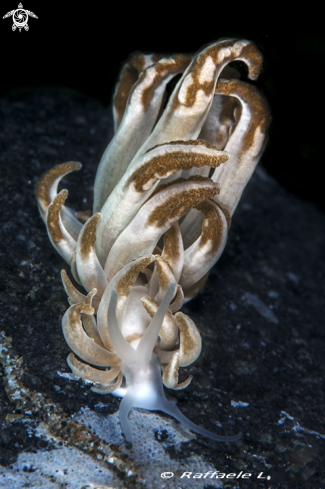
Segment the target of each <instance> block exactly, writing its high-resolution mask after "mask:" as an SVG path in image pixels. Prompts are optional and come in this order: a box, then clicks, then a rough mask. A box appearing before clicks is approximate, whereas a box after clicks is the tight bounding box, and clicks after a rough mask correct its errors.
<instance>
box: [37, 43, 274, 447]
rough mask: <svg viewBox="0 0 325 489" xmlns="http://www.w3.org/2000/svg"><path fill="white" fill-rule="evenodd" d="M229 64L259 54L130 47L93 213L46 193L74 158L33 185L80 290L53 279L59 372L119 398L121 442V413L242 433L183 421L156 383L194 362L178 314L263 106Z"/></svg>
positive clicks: (225, 211) (251, 73) (241, 171)
mask: <svg viewBox="0 0 325 489" xmlns="http://www.w3.org/2000/svg"><path fill="white" fill-rule="evenodd" d="M237 61H240V62H241V64H244V65H246V67H247V71H248V78H249V79H251V80H255V79H256V78H257V77H258V75H259V73H260V71H261V66H262V56H261V53H260V52H259V50H258V49H257V47H256V46H255V44H254V43H252V42H249V41H246V40H236V39H224V40H220V41H218V42H216V43H214V44H212V45H209V46H207V47H205V48H204V49H202V50H201V51H200V52H198V54H196V55H194V56H192V55H180V54H177V55H173V56H169V57H166V56H163V55H146V54H141V53H139V52H136V53H134V54H133V55H131V56H130V57H129V59H128V61H127V63H126V65H125V67H124V68H123V70H122V72H121V75H120V79H119V82H118V84H117V87H116V91H115V95H114V101H113V113H114V123H115V135H114V137H113V139H112V141H111V142H110V144H109V145H108V147H107V149H106V150H105V152H104V154H103V156H102V159H101V161H100V164H99V167H98V170H97V175H96V180H95V186H94V206H93V212H90V211H89V212H73V211H72V210H71V209H70V208H68V207H66V206H65V201H66V199H67V196H68V192H67V190H61V191H60V192H58V184H59V182H60V180H61V179H62V178H63V177H65V176H66V175H67V174H68V173H70V172H72V171H75V170H79V169H80V168H81V164H80V163H76V162H69V163H63V164H62V165H58V166H56V167H54V168H53V169H50V170H49V171H47V172H46V173H45V174H44V175H43V176H42V177H41V179H40V181H39V182H38V185H37V199H38V204H39V210H40V213H41V216H42V218H43V220H44V221H45V223H46V227H47V231H48V234H49V237H50V240H51V242H52V244H53V246H54V247H55V248H56V250H57V251H58V252H59V253H60V255H61V256H62V257H63V258H64V259H65V261H66V262H67V263H68V265H70V267H71V273H72V276H73V278H74V280H75V282H76V283H78V284H81V285H82V286H83V287H84V289H85V290H86V294H83V293H82V292H80V291H79V290H78V289H77V288H76V287H75V286H74V285H73V283H72V281H71V280H70V279H69V277H68V275H67V272H66V271H65V270H63V271H62V280H63V285H64V288H65V290H66V292H67V295H68V297H69V303H70V307H69V309H68V310H67V312H66V313H65V315H64V317H63V320H62V327H63V334H64V337H65V339H66V342H67V344H68V345H69V347H70V348H71V350H72V352H73V353H70V354H69V356H68V360H67V361H68V364H69V366H70V368H71V370H72V372H73V373H74V374H75V375H76V376H78V377H79V378H82V379H85V380H88V381H91V382H92V383H93V386H92V390H93V391H95V392H98V393H101V394H107V393H112V392H114V393H115V394H117V395H118V396H121V397H123V399H122V401H121V404H120V419H121V425H122V428H123V431H124V434H125V438H126V440H127V441H131V439H132V435H131V428H130V426H129V421H128V413H129V411H130V409H131V408H132V407H139V408H144V409H148V410H160V411H163V412H165V413H168V414H170V415H171V416H173V417H174V418H176V419H177V420H178V421H180V422H181V423H183V424H184V425H186V426H187V427H188V428H189V429H191V430H193V431H194V432H197V433H200V434H202V435H204V436H207V437H209V438H211V439H214V440H218V441H226V442H229V441H235V440H238V439H239V438H240V436H241V434H239V435H236V436H230V437H227V436H219V435H216V434H214V433H211V432H209V431H207V430H205V429H202V428H200V427H198V426H196V425H195V424H194V423H192V422H191V421H189V420H188V419H187V418H186V417H185V416H183V415H182V414H181V412H180V411H179V409H178V408H177V407H176V402H175V401H173V400H171V399H170V398H169V397H168V398H167V397H166V395H165V393H164V388H163V386H166V387H167V388H169V389H175V390H178V389H184V388H185V387H186V386H188V385H189V383H190V382H191V377H188V379H187V380H185V381H182V382H179V368H180V367H187V366H188V365H191V364H192V363H193V362H194V361H195V360H196V359H197V358H198V356H199V355H200V352H201V337H200V333H199V330H198V328H197V326H196V325H195V323H194V322H193V321H192V320H191V319H190V318H189V317H188V316H187V315H186V314H184V313H183V312H181V311H180V308H181V307H182V305H183V304H184V303H185V302H186V301H188V300H190V299H191V298H192V297H194V296H195V295H196V294H197V292H198V291H199V290H200V289H201V288H202V287H203V285H204V282H205V279H206V277H207V274H208V271H209V269H210V268H211V267H212V266H213V265H214V264H215V263H216V261H217V260H218V258H219V257H220V255H221V253H222V251H223V249H224V247H225V244H226V239H227V234H228V229H229V225H230V219H231V217H232V215H233V213H234V211H235V208H236V206H237V204H238V201H239V199H240V196H241V194H242V191H243V189H244V187H245V185H246V184H247V182H248V180H249V178H250V176H251V174H252V172H253V171H254V168H255V166H256V164H257V162H258V160H259V158H260V156H261V153H262V151H263V148H264V145H265V140H266V132H267V127H268V124H269V120H270V115H269V110H268V105H267V103H266V101H265V99H264V97H263V95H262V94H261V93H260V92H259V91H258V90H257V88H256V87H255V86H254V85H252V84H250V83H248V82H244V81H241V80H240V71H239V70H238V69H237V68H236V66H229V63H234V62H237ZM175 77H178V79H179V80H178V82H177V83H174V85H175V87H174V89H173V90H172V91H171V90H170V87H171V84H169V85H168V83H169V82H170V81H171V80H172V79H173V78H175ZM167 85H168V86H167ZM169 92H171V93H169Z"/></svg>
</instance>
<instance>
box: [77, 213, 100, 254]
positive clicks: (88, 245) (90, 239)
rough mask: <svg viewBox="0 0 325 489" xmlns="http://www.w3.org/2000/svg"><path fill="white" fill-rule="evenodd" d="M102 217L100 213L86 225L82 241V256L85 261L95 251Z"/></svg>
mask: <svg viewBox="0 0 325 489" xmlns="http://www.w3.org/2000/svg"><path fill="white" fill-rule="evenodd" d="M100 218H101V215H100V214H99V213H97V214H94V215H93V216H92V217H91V218H90V219H88V221H87V222H86V224H85V225H84V229H83V231H82V238H81V240H80V254H81V257H82V258H83V259H84V260H85V259H86V258H87V257H88V255H89V253H90V252H91V251H92V250H93V249H94V246H95V241H96V227H97V224H98V222H99V221H100Z"/></svg>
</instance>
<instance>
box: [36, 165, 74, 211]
mask: <svg viewBox="0 0 325 489" xmlns="http://www.w3.org/2000/svg"><path fill="white" fill-rule="evenodd" d="M81 166H82V165H81V163H77V162H74V161H71V162H69V163H62V164H61V165H56V166H54V167H53V168H51V169H50V170H48V171H46V172H45V173H43V175H42V176H41V178H40V179H39V181H38V182H37V185H36V197H37V199H38V200H39V201H40V203H41V204H42V205H44V206H46V207H47V206H49V205H50V203H51V199H50V195H49V189H50V187H51V185H52V184H53V182H54V181H55V180H56V179H57V178H59V177H61V176H63V175H67V174H68V173H71V172H72V171H75V170H80V168H81Z"/></svg>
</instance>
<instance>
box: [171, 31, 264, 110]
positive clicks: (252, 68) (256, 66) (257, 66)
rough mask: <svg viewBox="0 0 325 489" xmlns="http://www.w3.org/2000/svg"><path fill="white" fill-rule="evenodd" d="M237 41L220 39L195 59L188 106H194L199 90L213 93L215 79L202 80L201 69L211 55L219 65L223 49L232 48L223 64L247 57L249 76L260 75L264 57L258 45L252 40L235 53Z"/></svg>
mask: <svg viewBox="0 0 325 489" xmlns="http://www.w3.org/2000/svg"><path fill="white" fill-rule="evenodd" d="M236 43H240V40H239V39H238V40H236V39H229V40H224V41H220V42H218V43H216V44H213V45H212V46H210V47H208V48H206V49H205V50H204V51H203V53H200V54H198V56H197V57H196V58H195V59H194V61H193V65H192V67H191V68H192V69H191V71H190V72H189V73H191V75H192V83H191V85H190V86H189V87H188V89H187V96H186V100H185V104H184V105H185V106H186V107H192V106H193V105H194V104H195V100H196V95H197V93H198V91H199V90H203V92H204V93H205V95H206V96H209V95H211V93H212V90H213V87H214V84H215V80H210V81H205V82H203V83H202V82H200V81H199V78H200V74H201V70H202V68H203V66H204V63H205V62H206V60H207V58H208V57H211V58H212V59H213V61H214V62H215V64H216V65H217V63H218V56H219V53H220V51H221V50H223V49H226V48H230V55H229V56H225V57H224V58H223V61H222V63H223V64H227V63H230V62H231V61H236V59H238V58H245V59H247V61H248V64H249V77H250V78H251V79H253V80H255V79H256V78H257V77H258V75H259V73H260V71H261V65H262V61H263V58H262V55H261V53H260V52H259V50H258V49H257V47H256V45H255V44H254V43H252V42H250V43H249V44H248V45H246V46H243V47H242V49H241V52H240V54H238V55H235V53H234V54H232V53H231V48H232V47H234V45H235V44H236ZM216 68H217V66H216ZM174 103H175V107H174V108H176V107H177V106H178V105H179V104H180V102H179V101H178V98H177V97H175V99H174Z"/></svg>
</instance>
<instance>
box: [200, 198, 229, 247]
mask: <svg viewBox="0 0 325 489" xmlns="http://www.w3.org/2000/svg"><path fill="white" fill-rule="evenodd" d="M196 209H198V210H199V211H201V212H202V213H203V214H204V221H203V225H202V233H201V236H200V246H202V247H203V246H205V245H206V244H207V243H208V242H209V241H210V242H211V244H212V247H211V249H210V250H209V253H215V252H216V251H217V250H218V249H219V247H220V244H221V242H222V234H223V232H224V231H225V230H224V229H223V222H222V220H221V218H220V216H219V214H218V211H217V210H216V209H215V207H214V204H213V203H212V202H209V201H208V200H206V201H205V202H201V203H200V204H199V205H197V206H196Z"/></svg>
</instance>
